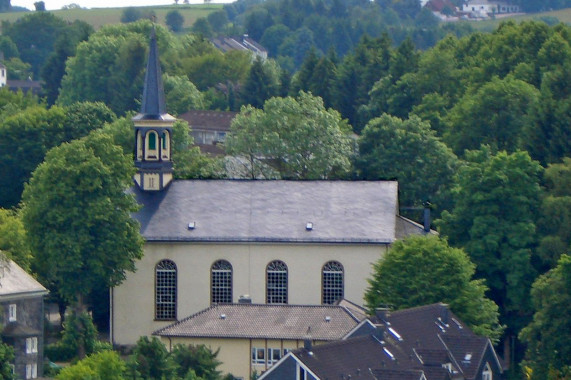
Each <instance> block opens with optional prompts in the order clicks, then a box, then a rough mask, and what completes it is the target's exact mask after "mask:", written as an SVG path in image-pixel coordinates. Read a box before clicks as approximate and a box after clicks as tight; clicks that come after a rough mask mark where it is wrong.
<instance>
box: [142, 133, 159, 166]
mask: <svg viewBox="0 0 571 380" xmlns="http://www.w3.org/2000/svg"><path fill="white" fill-rule="evenodd" d="M157 139H158V136H157V132H155V131H149V132H148V133H147V149H146V151H145V158H146V159H155V160H156V159H157V158H158V147H157Z"/></svg>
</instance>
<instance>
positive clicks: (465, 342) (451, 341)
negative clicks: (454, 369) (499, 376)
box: [442, 335, 489, 379]
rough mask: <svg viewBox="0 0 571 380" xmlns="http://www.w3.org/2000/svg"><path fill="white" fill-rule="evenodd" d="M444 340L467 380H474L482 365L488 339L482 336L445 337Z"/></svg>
mask: <svg viewBox="0 0 571 380" xmlns="http://www.w3.org/2000/svg"><path fill="white" fill-rule="evenodd" d="M442 340H443V341H444V343H445V344H446V346H447V347H448V349H449V350H450V352H451V353H452V356H453V357H454V358H456V361H457V362H458V364H459V365H460V368H461V370H462V373H463V374H464V377H465V378H466V379H474V378H475V377H476V374H477V371H478V368H479V366H480V364H481V363H482V359H483V355H484V353H485V351H486V346H487V345H488V342H489V341H488V339H486V338H484V337H481V336H475V335H474V336H470V337H468V336H460V335H444V336H443V337H442Z"/></svg>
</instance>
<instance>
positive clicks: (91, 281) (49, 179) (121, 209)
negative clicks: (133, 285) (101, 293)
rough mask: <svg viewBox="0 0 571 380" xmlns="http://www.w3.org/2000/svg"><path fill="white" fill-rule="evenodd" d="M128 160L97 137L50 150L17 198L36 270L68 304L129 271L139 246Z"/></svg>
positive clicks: (105, 139)
mask: <svg viewBox="0 0 571 380" xmlns="http://www.w3.org/2000/svg"><path fill="white" fill-rule="evenodd" d="M133 171H134V168H133V164H132V160H131V158H130V157H127V156H125V155H124V154H123V152H122V150H121V148H119V147H118V146H116V145H113V143H112V141H111V139H110V138H109V137H108V136H106V135H104V134H103V133H101V132H98V131H96V132H94V133H92V134H90V135H89V136H88V137H86V138H83V139H81V140H74V141H73V142H71V143H67V144H63V145H61V146H59V147H57V148H54V149H52V150H51V151H50V152H48V154H47V155H46V158H45V161H44V162H43V163H42V164H41V165H39V166H38V168H37V169H36V170H35V171H34V173H33V175H32V178H31V180H30V183H29V185H27V186H26V189H25V191H24V195H23V221H24V224H25V226H26V231H27V233H28V239H29V242H30V245H31V247H32V251H33V252H34V259H35V261H34V268H35V270H36V272H37V273H38V274H39V275H40V277H41V278H43V279H46V280H47V283H53V284H54V285H55V287H56V288H57V291H58V293H59V294H60V295H61V296H63V298H64V299H66V300H67V301H69V302H73V303H78V304H79V305H81V303H82V298H83V297H84V296H85V295H87V294H89V293H90V292H91V290H92V289H94V288H95V287H96V286H98V285H99V284H105V285H107V286H114V285H117V284H120V283H121V282H122V281H123V280H124V278H125V272H126V271H133V270H134V269H135V261H136V260H138V259H140V258H141V256H142V244H143V240H142V238H141V236H140V235H139V228H138V224H137V222H136V221H135V220H134V219H132V218H131V215H130V213H131V212H133V211H135V210H136V209H137V204H136V202H135V200H134V199H133V197H132V195H130V194H127V193H126V192H125V189H126V188H127V187H128V186H130V185H131V176H132V174H133Z"/></svg>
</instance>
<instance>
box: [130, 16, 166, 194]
mask: <svg viewBox="0 0 571 380" xmlns="http://www.w3.org/2000/svg"><path fill="white" fill-rule="evenodd" d="M150 37H151V41H150V46H149V58H148V62H147V72H146V74H145V87H144V89H143V99H142V102H141V111H140V112H139V113H138V114H137V115H135V117H133V119H132V120H133V124H134V126H135V166H136V167H137V174H135V177H134V180H135V183H136V184H137V186H139V188H140V189H141V190H145V191H160V190H163V189H164V188H165V187H167V186H168V185H169V184H170V182H171V181H172V171H173V169H172V168H173V165H172V157H171V146H172V143H171V141H172V127H173V124H174V122H175V120H176V119H175V118H174V117H173V116H171V115H169V114H168V113H167V111H166V102H165V92H164V89H163V80H162V73H161V65H160V61H159V54H158V49H157V38H156V35H155V29H154V27H153V29H152V31H151V36H150Z"/></svg>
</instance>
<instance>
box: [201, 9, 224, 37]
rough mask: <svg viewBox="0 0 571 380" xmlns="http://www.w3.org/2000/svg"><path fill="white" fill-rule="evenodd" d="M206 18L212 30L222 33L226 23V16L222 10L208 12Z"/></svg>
mask: <svg viewBox="0 0 571 380" xmlns="http://www.w3.org/2000/svg"><path fill="white" fill-rule="evenodd" d="M206 19H207V20H208V23H209V24H210V26H211V27H212V30H213V31H214V32H215V33H217V34H218V33H223V32H224V30H225V29H226V26H227V25H228V16H227V15H226V12H225V11H223V10H220V11H216V12H212V13H209V14H208V16H206Z"/></svg>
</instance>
